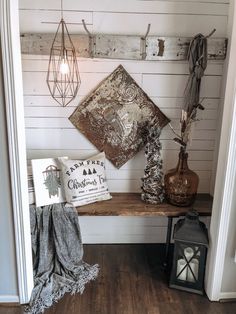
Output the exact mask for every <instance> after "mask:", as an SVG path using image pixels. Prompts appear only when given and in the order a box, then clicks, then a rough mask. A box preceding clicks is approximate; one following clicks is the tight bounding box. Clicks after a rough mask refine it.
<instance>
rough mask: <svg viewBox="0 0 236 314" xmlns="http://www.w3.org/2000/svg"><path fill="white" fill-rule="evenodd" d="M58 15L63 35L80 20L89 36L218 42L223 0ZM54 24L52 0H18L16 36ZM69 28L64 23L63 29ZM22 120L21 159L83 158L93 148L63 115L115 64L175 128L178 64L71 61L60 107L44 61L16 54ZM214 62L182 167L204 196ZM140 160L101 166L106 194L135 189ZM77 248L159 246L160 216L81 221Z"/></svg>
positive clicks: (71, 6) (91, 0)
mask: <svg viewBox="0 0 236 314" xmlns="http://www.w3.org/2000/svg"><path fill="white" fill-rule="evenodd" d="M64 10H65V11H64V17H65V20H66V22H67V23H68V27H69V30H70V31H71V32H78V33H82V32H84V30H83V27H82V25H81V20H82V19H85V21H86V24H87V25H88V28H89V30H90V31H91V32H93V33H111V34H139V35H143V34H145V31H146V27H147V24H148V23H151V32H150V35H163V36H180V37H184V36H193V35H195V34H196V33H199V32H202V33H204V34H208V33H209V32H210V31H211V30H212V29H213V28H216V29H217V32H216V34H215V36H216V37H222V36H223V37H225V36H226V28H227V15H228V1H226V0H222V1H221V0H214V1H213V0H206V1H204V0H200V1H197V0H196V1H194V0H189V1H177V0H176V1H166V0H165V1H148V0H145V1H142V0H132V1H129V0H128V1H127V0H126V1H124V0H121V1H115V0H113V1H111V0H109V1H108V0H102V1H96V0H87V1H82V0H80V1H72V0H69V1H68V0H66V1H64ZM59 19H60V1H59V0H57V1H56V0H47V1H45V0H43V1H42V0H41V1H30V0H20V28H21V32H55V31H56V27H57V25H56V23H57V22H58V21H59ZM70 23H71V24H70ZM22 61H23V84H24V100H25V123H26V139H27V152H28V158H29V159H32V158H44V157H50V156H52V157H53V156H55V157H56V156H60V155H63V156H65V155H68V156H70V157H72V158H84V157H88V156H90V155H92V154H93V153H95V152H97V151H96V148H95V147H94V146H93V145H92V144H91V143H90V142H89V141H88V140H87V139H86V138H85V137H84V136H83V135H81V134H80V133H79V132H78V131H77V130H76V129H75V128H74V127H73V125H72V124H71V123H70V121H69V120H68V116H69V115H70V114H71V113H72V112H73V111H74V109H75V108H76V106H77V105H78V103H79V102H80V101H81V99H83V97H85V96H86V95H87V94H88V93H89V92H90V91H91V90H92V89H93V88H94V87H95V86H96V85H97V84H98V83H99V82H100V81H101V80H102V79H103V78H105V77H106V76H108V75H109V74H110V73H111V72H112V71H113V70H114V69H115V68H116V67H117V66H118V65H119V64H120V63H121V64H122V65H123V66H124V67H125V68H126V69H127V71H128V72H129V73H130V74H131V76H132V77H133V78H134V79H135V80H136V81H137V83H138V84H139V85H140V86H141V87H142V88H143V89H144V90H145V91H146V92H147V93H148V95H149V96H150V97H151V98H152V99H153V101H154V102H155V103H156V104H157V105H158V106H159V107H160V108H161V109H162V110H163V112H164V113H166V115H167V116H168V117H169V118H170V119H172V124H173V126H174V127H175V128H178V127H179V125H178V121H179V117H180V108H181V106H182V95H183V91H184V87H185V83H186V80H187V77H188V65H187V63H186V62H155V61H154V62H145V61H124V60H122V61H119V60H104V59H103V60H99V59H93V60H91V59H79V67H80V74H81V82H82V83H81V87H80V89H79V94H78V96H77V98H76V100H75V101H73V102H72V103H71V104H70V105H69V106H68V107H66V108H62V107H59V106H58V105H57V103H56V102H55V101H54V100H53V99H52V98H51V97H50V96H49V91H48V88H47V85H46V71H47V66H48V57H47V56H35V55H34V56H33V55H22ZM222 67H223V63H222V62H209V64H208V67H207V70H206V72H205V77H204V79H203V82H202V91H201V96H202V97H204V101H203V104H204V106H205V108H206V110H205V111H203V112H200V113H199V116H198V117H199V118H200V119H201V120H200V121H199V122H198V123H196V125H195V128H194V132H193V140H192V144H191V146H190V147H189V155H190V156H189V166H190V167H191V169H193V170H194V171H196V172H197V173H198V174H199V177H200V186H199V192H205V193H209V192H210V185H211V181H212V179H214V178H212V163H213V152H214V143H215V134H216V128H217V118H218V106H219V97H220V89H221V76H222ZM172 138H173V134H172V133H171V131H170V129H169V128H168V126H167V127H166V128H165V129H164V130H163V132H162V135H161V139H162V145H163V161H164V171H165V170H167V169H169V168H171V167H174V166H175V164H176V162H177V155H178V149H179V147H178V146H177V145H176V144H175V143H174V142H173V141H172V140H171V139H172ZM144 165H145V158H144V154H143V151H142V152H140V153H138V154H137V155H136V156H135V157H134V158H133V159H132V160H130V161H129V162H128V163H126V164H125V165H124V166H123V167H122V168H121V169H120V170H117V169H116V168H115V167H114V166H113V165H112V164H111V163H110V162H109V161H108V162H107V177H108V183H109V187H110V190H111V191H113V192H130V191H135V192H138V191H140V178H141V177H142V175H143V168H144ZM80 224H81V229H82V235H83V241H84V243H102V242H105V243H106V242H114V243H116V242H130V243H132V242H136V243H137V242H163V241H164V237H165V230H166V219H165V218H137V217H128V218H127V217H126V218H125V217H81V218H80Z"/></svg>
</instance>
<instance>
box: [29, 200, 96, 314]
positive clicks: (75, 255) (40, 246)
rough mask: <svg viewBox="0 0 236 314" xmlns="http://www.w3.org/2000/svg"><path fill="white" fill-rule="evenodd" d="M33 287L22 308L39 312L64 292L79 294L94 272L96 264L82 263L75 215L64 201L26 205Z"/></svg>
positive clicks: (81, 251) (34, 312) (79, 236)
mask: <svg viewBox="0 0 236 314" xmlns="http://www.w3.org/2000/svg"><path fill="white" fill-rule="evenodd" d="M30 223H31V236H32V250H33V267H34V289H33V291H32V295H31V299H30V302H29V306H27V307H26V308H25V311H26V312H28V313H32V314H37V313H42V312H43V311H44V309H45V308H48V307H50V306H51V305H52V304H53V303H54V302H57V301H58V300H59V299H61V298H62V297H63V295H64V294H65V293H66V292H69V293H71V294H74V293H76V292H79V293H82V292H83V291H84V288H85V284H86V283H88V282H89V281H90V280H94V279H95V278H96V277H97V275H98V270H99V268H98V265H97V264H96V265H92V266H91V265H89V264H87V263H85V262H83V260H82V258H83V245H82V242H81V235H80V228H79V222H78V214H77V213H76V210H75V208H73V207H66V206H65V204H53V205H49V206H43V207H37V208H36V207H35V206H31V207H30Z"/></svg>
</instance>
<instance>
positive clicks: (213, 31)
mask: <svg viewBox="0 0 236 314" xmlns="http://www.w3.org/2000/svg"><path fill="white" fill-rule="evenodd" d="M215 32H216V29H215V28H214V29H213V30H212V31H211V32H210V34H209V35H207V36H205V38H209V37H211V36H212V35H213V34H214V33H215Z"/></svg>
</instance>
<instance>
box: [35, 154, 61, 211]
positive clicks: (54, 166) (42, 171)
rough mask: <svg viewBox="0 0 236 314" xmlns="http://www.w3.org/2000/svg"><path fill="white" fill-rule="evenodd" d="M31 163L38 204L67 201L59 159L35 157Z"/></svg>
mask: <svg viewBox="0 0 236 314" xmlns="http://www.w3.org/2000/svg"><path fill="white" fill-rule="evenodd" d="M64 158H67V157H64ZM31 164H32V172H33V180H34V190H35V202H36V206H37V207H38V206H45V205H50V204H54V203H62V202H65V201H66V200H65V194H64V189H63V184H62V179H61V178H62V174H61V169H60V163H59V161H58V160H57V159H54V158H45V159H33V160H31Z"/></svg>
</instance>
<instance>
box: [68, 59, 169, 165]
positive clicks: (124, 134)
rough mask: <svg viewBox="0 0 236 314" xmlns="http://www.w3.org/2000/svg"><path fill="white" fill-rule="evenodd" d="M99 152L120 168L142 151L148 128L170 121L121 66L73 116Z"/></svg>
mask: <svg viewBox="0 0 236 314" xmlns="http://www.w3.org/2000/svg"><path fill="white" fill-rule="evenodd" d="M69 120H70V121H71V122H72V123H73V125H74V126H75V127H76V128H77V129H78V130H79V131H80V132H81V133H83V134H84V135H85V136H86V137H87V138H88V139H89V140H90V142H92V143H93V144H94V145H95V146H96V147H97V148H98V150H99V151H104V152H105V153H106V157H107V158H108V159H109V160H110V161H111V162H112V163H113V164H114V166H116V167H117V168H120V167H121V166H123V165H124V164H125V163H126V162H127V161H128V160H130V159H131V158H132V157H133V156H134V155H135V154H136V153H137V152H138V151H140V150H141V149H142V148H143V147H144V145H145V144H146V141H147V134H148V129H149V127H150V126H151V125H153V124H157V125H158V126H159V127H160V128H163V127H164V126H165V125H166V124H167V123H168V122H170V120H169V119H168V118H167V117H166V116H165V114H164V113H163V112H161V110H160V109H159V108H158V107H157V106H156V105H155V104H154V103H153V101H152V100H151V99H150V98H149V97H148V95H147V94H146V93H145V92H144V91H143V90H142V89H141V87H140V86H139V85H138V84H137V83H136V82H135V80H134V79H133V78H132V77H131V76H130V75H129V73H128V72H127V71H126V70H125V69H124V67H123V66H122V65H119V66H118V67H117V68H116V69H115V70H114V71H113V72H112V73H111V74H110V75H109V76H108V77H107V78H106V79H104V80H103V81H102V82H101V83H100V84H99V85H98V87H97V88H96V89H95V90H94V91H92V92H91V93H90V94H89V96H88V97H87V98H86V99H84V100H83V101H82V103H80V104H79V106H78V107H77V108H76V110H75V111H74V112H73V113H72V115H71V116H70V117H69Z"/></svg>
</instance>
